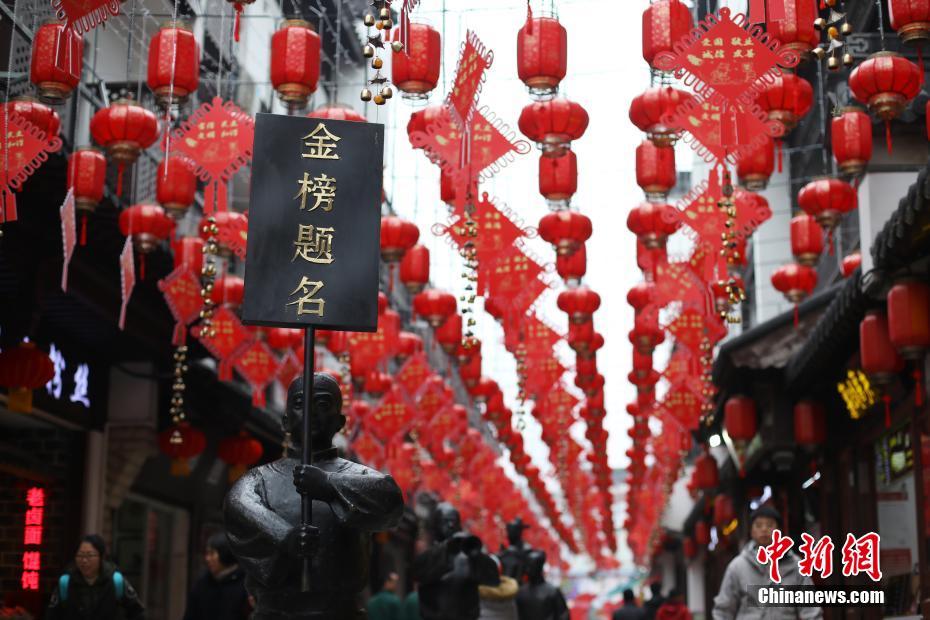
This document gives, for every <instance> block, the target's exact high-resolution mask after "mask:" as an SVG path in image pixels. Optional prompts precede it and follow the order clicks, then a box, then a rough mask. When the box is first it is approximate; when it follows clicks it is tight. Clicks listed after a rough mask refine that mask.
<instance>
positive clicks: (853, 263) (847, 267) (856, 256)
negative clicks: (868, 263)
mask: <svg viewBox="0 0 930 620" xmlns="http://www.w3.org/2000/svg"><path fill="white" fill-rule="evenodd" d="M861 265H862V254H860V253H859V252H853V253H852V254H849V255H847V256H844V257H843V262H842V263H840V272H841V273H842V274H843V277H844V278H848V277H850V276H851V275H852V274H854V273H855V272H856V269H859V267H860V266H861Z"/></svg>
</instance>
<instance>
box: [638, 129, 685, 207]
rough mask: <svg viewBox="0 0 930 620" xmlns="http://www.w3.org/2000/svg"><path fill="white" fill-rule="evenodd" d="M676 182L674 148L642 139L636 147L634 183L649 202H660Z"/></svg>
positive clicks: (666, 196)
mask: <svg viewBox="0 0 930 620" xmlns="http://www.w3.org/2000/svg"><path fill="white" fill-rule="evenodd" d="M676 183H677V177H676V171H675V149H674V148H673V147H671V146H656V145H655V144H653V143H652V142H650V141H649V140H644V141H643V142H642V143H641V144H640V145H639V146H638V147H636V184H637V185H639V186H640V187H641V188H642V189H643V192H644V193H645V194H646V200H649V201H650V202H662V201H664V200H665V199H666V198H668V194H669V192H671V191H672V188H673V187H675V184H676Z"/></svg>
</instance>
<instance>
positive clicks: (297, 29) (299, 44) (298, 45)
mask: <svg viewBox="0 0 930 620" xmlns="http://www.w3.org/2000/svg"><path fill="white" fill-rule="evenodd" d="M319 79H320V35H318V34H317V33H316V32H314V30H313V26H312V25H311V24H310V22H308V21H304V20H302V19H287V20H285V21H284V23H283V24H281V27H280V28H278V30H277V31H275V33H274V34H273V35H271V85H272V86H273V87H274V89H275V91H276V92H277V93H278V97H279V98H280V99H281V101H282V102H283V103H284V105H286V106H287V107H288V108H289V109H292V110H299V109H302V108H305V107H307V101H308V100H309V99H310V95H312V94H313V93H314V92H316V87H317V82H318V81H319ZM312 114H313V113H312ZM316 118H320V117H316Z"/></svg>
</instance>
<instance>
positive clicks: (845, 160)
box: [830, 107, 872, 175]
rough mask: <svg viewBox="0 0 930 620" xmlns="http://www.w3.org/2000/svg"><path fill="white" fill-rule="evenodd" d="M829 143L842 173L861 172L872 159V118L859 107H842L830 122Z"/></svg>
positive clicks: (856, 173)
mask: <svg viewBox="0 0 930 620" xmlns="http://www.w3.org/2000/svg"><path fill="white" fill-rule="evenodd" d="M830 143H831V144H832V146H833V157H834V158H835V159H836V164H837V166H838V167H839V169H840V170H841V171H842V172H843V174H849V175H859V174H862V173H863V172H864V171H865V168H866V166H868V165H869V160H870V159H872V119H870V118H869V115H868V114H866V113H865V112H863V111H862V110H860V109H859V108H854V107H850V108H843V110H842V112H841V113H840V115H839V116H837V117H834V119H833V120H832V121H831V122H830Z"/></svg>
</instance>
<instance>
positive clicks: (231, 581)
mask: <svg viewBox="0 0 930 620" xmlns="http://www.w3.org/2000/svg"><path fill="white" fill-rule="evenodd" d="M204 559H205V560H206V563H207V571H206V572H205V573H204V574H203V575H202V576H201V577H200V578H199V579H198V580H197V581H196V582H194V587H193V588H192V589H191V593H190V595H189V596H188V597H187V609H186V610H185V612H184V620H248V617H249V614H250V613H251V611H252V607H251V605H249V595H248V594H247V593H246V591H245V573H244V572H243V571H242V569H241V568H239V564H238V563H237V562H236V556H234V555H233V553H232V551H231V550H230V548H229V541H228V540H226V532H218V533H216V534H214V535H213V536H211V537H210V538H209V539H208V540H207V550H206V553H205V554H204Z"/></svg>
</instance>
